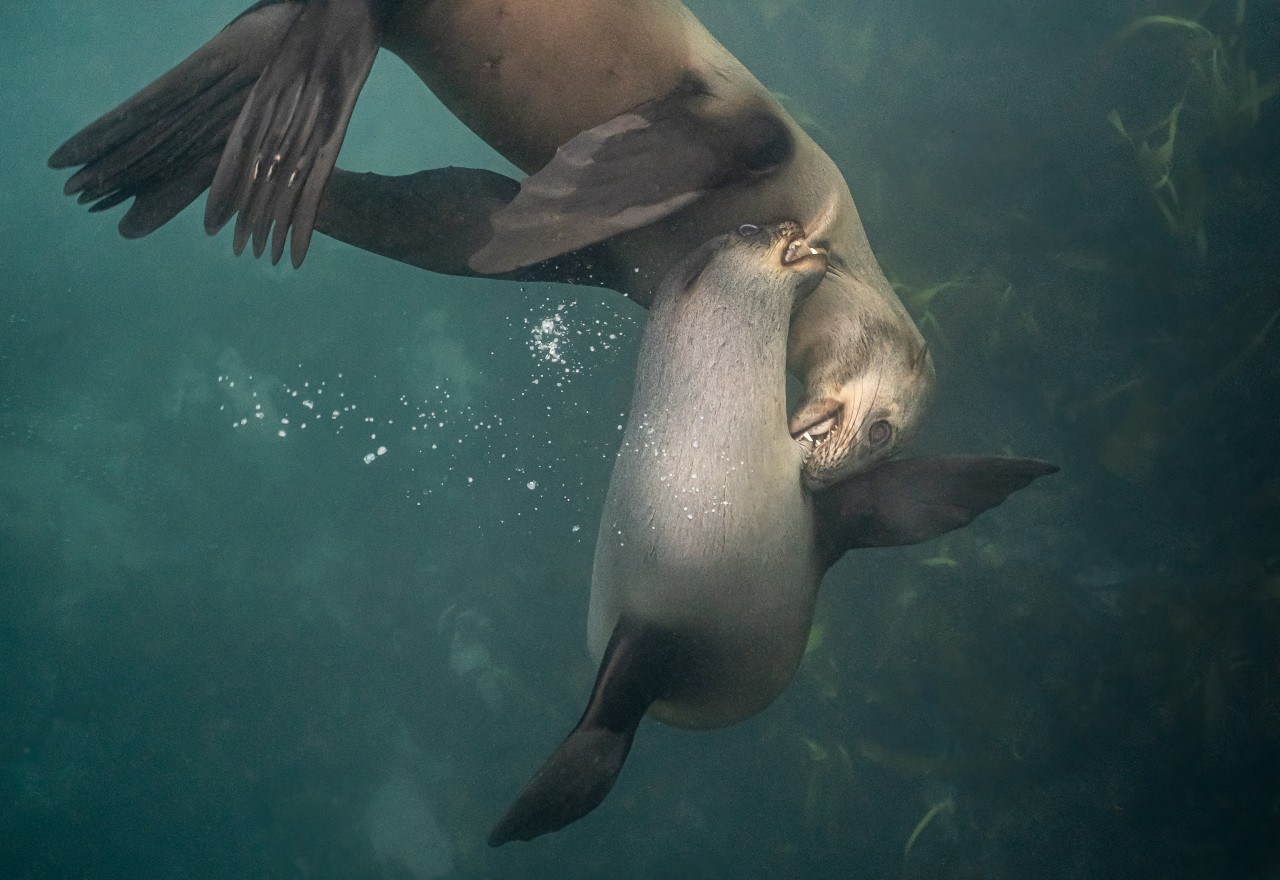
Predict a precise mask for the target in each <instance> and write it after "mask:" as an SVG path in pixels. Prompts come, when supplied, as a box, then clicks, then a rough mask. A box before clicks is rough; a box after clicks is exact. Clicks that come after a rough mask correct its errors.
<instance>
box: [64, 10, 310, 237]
mask: <svg viewBox="0 0 1280 880" xmlns="http://www.w3.org/2000/svg"><path fill="white" fill-rule="evenodd" d="M301 11H302V3H301V2H289V0H267V2H263V3H258V4H255V5H254V6H253V7H251V8H250V9H248V10H247V11H245V12H244V13H243V14H241V15H240V16H239V17H238V18H236V20H235V21H233V22H231V24H229V25H227V26H226V27H225V28H223V29H222V31H221V32H219V33H218V35H217V36H216V37H214V38H213V39H212V40H210V41H209V42H208V43H205V44H204V46H202V47H201V48H200V49H198V50H196V52H195V53H194V54H192V55H191V56H190V57H188V58H187V59H186V60H185V61H183V62H182V63H181V64H179V65H178V66H177V67H175V68H173V69H172V70H170V71H169V72H168V73H166V74H165V75H164V76H162V77H160V79H158V80H156V81H155V82H153V83H152V84H151V85H149V86H147V87H146V88H145V89H143V90H142V91H140V92H138V94H136V95H134V96H133V97H132V98H130V99H129V100H127V101H125V102H124V103H123V104H121V105H120V106H119V107H117V108H116V109H114V110H112V111H111V112H110V113H107V114H106V115H104V116H103V117H101V118H100V119H98V120H97V121H96V122H94V123H92V124H91V125H89V126H87V127H86V128H84V129H83V130H82V131H81V132H80V133H79V134H77V135H75V136H74V137H72V138H71V139H70V140H68V141H67V142H66V143H65V144H63V145H62V146H61V147H59V148H58V149H57V150H56V151H54V154H53V155H52V156H50V157H49V165H50V167H53V168H70V167H72V166H75V165H83V166H84V167H83V168H81V169H80V170H79V171H78V172H76V173H75V174H74V175H73V176H72V177H71V179H70V180H68V181H67V184H66V187H65V192H66V194H67V195H69V196H70V195H76V194H77V193H79V201H80V203H81V204H85V203H87V202H94V203H95V204H94V205H93V206H92V207H91V208H90V209H89V210H90V211H103V210H106V209H107V208H111V207H114V206H115V205H118V204H120V203H121V202H123V201H126V200H128V199H130V198H134V197H136V199H135V201H134V203H133V205H131V206H130V208H129V210H128V211H127V212H126V213H125V215H124V217H123V218H122V219H121V220H120V234H121V235H123V236H124V237H125V238H140V237H141V236H144V235H147V234H149V233H151V232H154V231H155V230H156V229H158V228H159V227H161V226H163V225H164V224H165V223H167V222H168V221H169V220H171V219H172V218H173V217H174V216H176V215H177V214H178V212H180V211H181V210H182V209H183V208H185V207H186V206H187V205H189V204H191V203H192V202H193V201H195V199H196V197H197V196H198V195H200V193H202V192H204V190H205V189H207V188H208V186H209V184H210V183H211V182H212V181H213V176H214V171H215V169H216V168H217V166H218V157H219V156H221V155H222V148H223V146H224V145H225V144H226V142H227V135H228V134H229V133H230V131H231V128H232V126H233V125H234V124H235V120H236V117H237V116H238V115H239V114H240V109H241V107H242V106H243V105H244V102H245V99H246V97H247V96H248V94H249V90H250V89H251V88H253V84H254V82H256V81H257V79H258V77H259V76H260V75H261V74H262V71H263V69H264V68H266V66H267V63H268V62H269V61H270V60H271V58H272V57H273V56H274V54H275V51H276V49H277V47H278V46H279V45H280V42H281V41H282V40H283V39H284V36H285V33H286V32H288V30H289V28H290V27H291V26H292V25H293V23H294V22H295V21H296V20H297V18H298V14H299V13H300V12H301Z"/></svg>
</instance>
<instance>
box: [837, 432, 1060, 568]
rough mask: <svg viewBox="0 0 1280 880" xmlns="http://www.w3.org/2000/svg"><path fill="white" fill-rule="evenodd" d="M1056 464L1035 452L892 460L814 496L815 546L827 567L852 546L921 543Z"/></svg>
mask: <svg viewBox="0 0 1280 880" xmlns="http://www.w3.org/2000/svg"><path fill="white" fill-rule="evenodd" d="M1057 470H1058V467H1057V465H1053V464H1050V463H1049V462H1047V461H1040V460H1039V459H1034V458H997V457H990V456H967V455H931V456H922V457H919V458H904V459H891V460H889V461H885V462H882V463H880V464H879V465H877V466H875V467H874V468H872V469H871V470H869V471H866V472H864V473H861V474H858V475H856V476H853V477H850V478H849V479H847V480H845V481H843V482H841V483H836V484H835V485H834V486H830V487H828V488H826V489H823V490H822V491H820V492H817V493H815V494H814V496H813V500H814V508H815V510H816V513H817V521H818V525H817V528H818V540H819V544H820V545H821V547H822V548H823V551H824V553H825V555H826V557H827V564H828V565H834V564H835V562H836V560H838V559H839V558H840V557H841V556H843V555H844V554H845V552H846V551H849V550H853V549H855V548H857V547H892V546H897V545H900V544H918V543H920V542H921V541H927V540H929V539H930V538H936V537H938V536H939V535H942V534H945V533H947V532H949V531H952V530H953V529H958V528H960V527H961V526H965V525H968V524H969V523H971V522H973V520H974V519H975V518H976V517H977V516H978V515H979V514H981V513H982V512H984V511H986V510H990V509H991V508H992V507H996V506H997V505H999V504H1000V503H1001V502H1003V501H1004V500H1005V499H1006V498H1008V497H1009V496H1010V495H1012V494H1013V493H1014V492H1016V491H1018V490H1019V489H1022V488H1024V487H1026V486H1028V485H1030V484H1031V483H1032V481H1034V480H1036V479H1038V478H1040V477H1043V476H1046V475H1048V474H1052V473H1055V472H1056V471H1057Z"/></svg>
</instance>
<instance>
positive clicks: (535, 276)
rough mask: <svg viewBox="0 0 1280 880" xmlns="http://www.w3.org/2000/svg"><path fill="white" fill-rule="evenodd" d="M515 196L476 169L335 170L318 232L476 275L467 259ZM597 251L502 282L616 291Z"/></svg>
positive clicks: (415, 262)
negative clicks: (496, 215) (554, 283)
mask: <svg viewBox="0 0 1280 880" xmlns="http://www.w3.org/2000/svg"><path fill="white" fill-rule="evenodd" d="M519 190H520V184H519V182H517V181H515V180H512V179H511V178H510V177H507V176H505V175H503V174H499V173H497V172H496V171H487V170H482V169H479V168H453V167H451V168H432V169H430V170H427V171H418V172H416V173H414V174H404V175H395V176H391V175H386V174H375V173H373V172H363V173H357V172H354V171H344V170H343V169H341V168H335V169H334V170H333V173H332V174H331V175H330V176H329V183H328V184H327V185H326V186H325V188H324V194H323V195H322V197H321V199H320V206H319V209H318V211H317V213H316V223H315V228H316V231H317V232H321V233H324V234H325V235H328V236H330V237H332V238H336V239H338V240H339V241H344V242H346V243H347V244H351V245H355V246H356V247H358V248H363V249H364V250H367V251H370V252H372V253H375V254H379V255H381V256H384V257H390V258H391V259H393V260H399V261H400V262H402V263H408V264H409V265H411V266H417V267H419V268H422V269H426V270H428V271H430V272H440V273H443V274H445V275H461V276H469V277H475V276H477V275H479V274H480V273H478V272H476V271H475V270H474V269H472V268H471V266H470V265H469V264H468V262H467V258H468V257H469V256H470V255H471V252H472V251H473V250H475V248H476V244H477V243H478V242H481V241H484V240H485V238H487V237H488V235H489V229H490V226H489V223H490V218H491V217H492V216H493V214H494V212H496V211H498V210H500V209H501V208H503V207H504V206H506V205H507V204H508V203H510V201H511V200H512V199H513V198H515V195H516V193H517V192H518V191H519ZM601 251H602V249H601V248H600V247H591V248H586V249H585V250H582V251H575V252H573V253H570V254H562V255H560V256H557V257H554V258H553V259H551V260H548V261H545V262H542V263H538V264H535V265H533V266H527V267H523V268H521V269H518V270H516V271H514V272H510V273H507V274H506V275H504V276H503V277H505V278H509V279H511V280H514V281H557V282H561V283H564V284H582V285H593V286H597V287H616V286H618V285H620V284H621V279H620V278H619V277H618V273H617V272H616V271H614V269H613V266H612V261H611V260H610V259H609V258H608V255H607V254H604V253H602V252H601Z"/></svg>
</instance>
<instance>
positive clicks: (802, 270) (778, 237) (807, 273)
mask: <svg viewBox="0 0 1280 880" xmlns="http://www.w3.org/2000/svg"><path fill="white" fill-rule="evenodd" d="M729 247H733V248H746V249H747V250H750V251H755V252H756V254H757V256H758V257H759V258H760V259H761V260H763V261H764V264H765V266H766V267H767V268H768V269H769V270H771V271H773V272H775V273H778V274H779V275H781V276H783V277H784V278H785V280H786V282H787V283H789V284H793V285H794V286H795V296H796V301H797V302H799V301H800V300H802V299H803V298H804V297H805V296H807V295H808V294H810V293H812V292H813V290H814V289H815V288H816V287H817V286H818V283H819V282H820V281H822V278H823V276H824V275H826V272H827V252H826V249H825V248H820V247H815V246H814V245H812V244H811V243H810V242H809V240H808V239H807V238H805V234H804V229H803V228H802V227H801V226H800V224H799V223H796V222H794V221H791V220H785V221H783V222H781V223H773V224H756V223H743V224H742V225H741V226H739V227H738V228H737V229H736V230H735V231H734V232H733V233H731V234H729V235H725V236H721V237H720V238H716V239H712V240H711V241H709V242H708V243H707V244H706V245H704V246H703V248H702V249H701V250H702V251H703V253H702V255H701V256H698V255H695V256H694V257H693V259H691V260H690V262H689V270H688V271H687V272H686V274H687V276H688V277H686V279H685V280H684V282H683V286H684V287H685V289H690V288H692V287H693V286H694V285H695V284H696V283H697V281H698V277H699V276H700V275H701V274H702V271H703V270H704V269H705V268H706V266H707V265H708V263H710V262H711V259H712V257H713V256H714V254H715V253H716V252H718V251H720V250H722V249H724V248H729ZM724 266H729V267H730V268H732V269H734V270H735V271H736V272H738V273H739V274H741V275H742V278H741V279H723V281H724V282H726V283H733V282H736V286H740V287H744V288H746V289H751V287H752V282H754V281H756V279H758V278H759V276H758V275H757V274H756V273H757V272H758V271H759V268H758V267H759V264H758V263H753V262H752V261H750V260H747V261H738V262H731V263H726V262H724V261H721V268H723V267H724Z"/></svg>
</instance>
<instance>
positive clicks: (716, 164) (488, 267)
mask: <svg viewBox="0 0 1280 880" xmlns="http://www.w3.org/2000/svg"><path fill="white" fill-rule="evenodd" d="M793 149H794V144H793V143H792V138H791V133H790V131H789V130H788V129H787V126H786V123H785V122H784V121H783V120H782V119H780V118H779V117H778V116H777V115H776V113H775V112H774V111H773V110H772V109H771V108H768V107H767V106H764V105H760V106H754V107H751V106H748V107H743V108H741V109H737V108H731V107H729V106H728V105H727V102H726V101H725V100H723V99H720V98H717V96H716V95H714V94H712V93H711V92H709V91H708V89H707V87H706V85H705V84H704V83H703V82H702V81H701V80H700V79H698V78H697V77H695V76H693V75H689V76H687V77H686V79H685V81H684V82H683V83H682V84H681V85H680V87H679V88H677V89H675V90H674V91H673V92H671V93H670V94H669V95H666V96H665V97H662V98H658V99H656V100H653V101H649V102H648V103H645V104H642V105H640V106H639V107H637V108H636V109H635V110H632V111H630V112H629V113H624V114H622V115H621V116H617V117H614V118H613V119H611V120H609V121H608V122H605V123H603V124H601V125H598V126H596V127H595V128H591V129H588V130H587V131H584V132H582V133H581V134H579V135H577V136H576V137H574V138H573V139H571V140H570V141H569V142H568V143H566V144H564V145H563V146H561V147H560V149H559V150H557V151H556V155H555V157H554V158H553V159H552V160H551V161H550V162H548V163H547V165H546V166H545V167H543V168H542V169H541V170H540V171H538V172H537V173H535V174H533V175H531V176H530V177H528V178H527V179H526V180H525V181H524V183H523V185H522V186H521V187H520V194H519V195H518V196H517V197H516V199H515V201H513V202H512V203H511V204H510V205H509V206H507V207H506V208H505V209H504V210H502V211H499V212H498V213H497V214H496V215H495V216H494V219H493V232H494V234H493V238H492V239H490V241H489V242H488V244H486V245H485V246H484V247H483V248H482V249H481V250H479V251H478V252H477V253H476V254H475V256H473V257H472V258H471V267H472V268H473V269H475V270H476V271H477V272H483V273H485V274H500V273H503V272H510V271H511V270H513V269H517V268H519V267H521V266H529V265H532V264H534V263H538V262H541V261H543V260H547V259H549V258H551V257H554V256H557V255H559V254H564V253H569V252H570V251H576V250H578V249H580V248H583V247H586V246H587V245H591V244H596V243H598V242H601V241H604V240H605V239H608V238H612V237H613V236H615V235H618V234H620V233H623V232H629V231H631V230H634V229H639V228H641V227H643V226H648V225H649V224H651V223H654V222H656V221H658V220H661V219H663V218H664V217H668V216H670V215H671V214H674V213H675V212H676V211H679V210H680V209H681V208H684V207H685V206H687V205H689V204H690V203H692V202H693V201H695V200H697V199H698V198H700V197H701V196H702V195H704V194H705V193H707V192H709V191H711V190H713V189H716V188H718V187H723V186H728V185H730V184H733V183H738V182H742V181H745V180H749V179H751V178H752V177H757V176H760V175H763V174H767V173H769V172H770V171H773V170H774V169H776V168H777V167H778V166H780V165H781V164H783V163H784V162H786V161H787V160H788V159H789V158H790V157H791V154H792V151H793Z"/></svg>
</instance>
